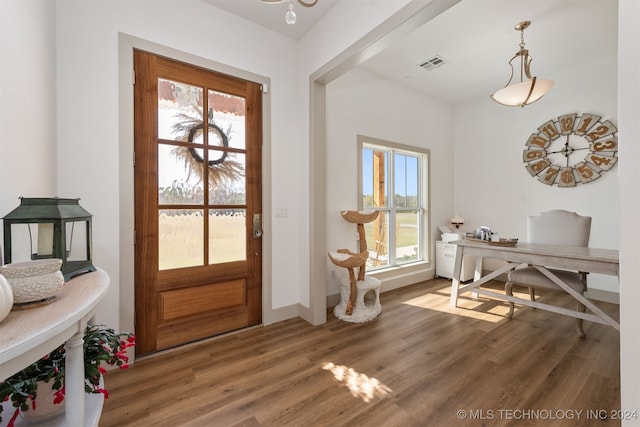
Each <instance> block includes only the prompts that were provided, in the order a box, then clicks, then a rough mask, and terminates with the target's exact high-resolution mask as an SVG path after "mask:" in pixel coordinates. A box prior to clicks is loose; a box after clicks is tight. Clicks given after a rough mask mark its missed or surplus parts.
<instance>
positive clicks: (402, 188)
mask: <svg viewBox="0 0 640 427" xmlns="http://www.w3.org/2000/svg"><path fill="white" fill-rule="evenodd" d="M393 166H394V170H395V173H394V176H395V181H394V184H395V192H394V194H395V205H396V207H397V208H417V207H418V175H419V174H418V158H417V157H415V156H409V155H406V154H396V155H395V156H394V165H393Z"/></svg>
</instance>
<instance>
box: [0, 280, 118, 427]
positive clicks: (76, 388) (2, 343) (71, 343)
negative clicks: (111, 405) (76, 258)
mask: <svg viewBox="0 0 640 427" xmlns="http://www.w3.org/2000/svg"><path fill="white" fill-rule="evenodd" d="M108 288H109V276H108V275H107V273H106V272H105V271H104V270H101V269H98V270H97V271H95V272H92V273H86V274H82V275H80V276H76V277H74V278H73V279H71V280H69V281H68V282H67V283H66V284H65V287H64V290H63V291H62V293H60V294H59V295H58V297H57V300H56V301H55V302H53V303H51V304H48V305H45V306H42V307H37V308H32V309H28V310H19V311H12V312H11V313H9V316H7V317H6V318H5V319H4V320H2V321H1V322H0V381H3V380H5V379H6V378H8V377H10V376H11V375H13V374H15V373H16V372H18V371H20V370H21V369H23V368H24V367H26V366H28V365H30V364H31V363H33V362H35V361H36V360H38V359H40V358H41V357H42V356H44V355H45V354H48V353H50V352H51V351H53V350H54V349H55V348H56V347H58V346H59V345H60V344H62V343H66V344H65V346H66V358H67V361H66V372H65V374H66V378H65V387H66V393H65V402H66V411H65V416H64V417H58V419H56V420H55V422H51V423H47V425H48V426H51V425H60V426H68V427H83V426H85V425H97V424H98V420H99V419H100V413H101V412H102V402H103V400H102V395H90V396H88V398H87V399H86V400H87V402H86V403H90V404H89V405H87V406H88V408H87V409H85V392H84V355H83V351H82V346H83V335H84V329H85V327H86V326H87V323H89V321H90V320H91V319H92V318H93V316H94V315H95V311H96V308H97V306H98V304H99V303H100V301H102V299H103V298H104V296H105V295H106V293H107V289H108ZM12 414H13V407H12V406H10V402H5V406H4V412H3V418H5V417H7V419H8V418H10V417H11V415H12Z"/></svg>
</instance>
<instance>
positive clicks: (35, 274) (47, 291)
mask: <svg viewBox="0 0 640 427" xmlns="http://www.w3.org/2000/svg"><path fill="white" fill-rule="evenodd" d="M61 265H62V260H60V259H39V260H34V261H26V262H19V263H14V264H7V265H3V266H1V267H0V274H2V275H3V276H4V277H5V278H6V279H7V281H8V282H9V285H11V290H12V291H13V303H14V304H24V303H30V302H36V301H42V300H47V299H50V298H52V297H55V296H56V295H58V294H59V293H60V292H62V289H63V287H64V276H63V275H62V272H61V271H60V266H61Z"/></svg>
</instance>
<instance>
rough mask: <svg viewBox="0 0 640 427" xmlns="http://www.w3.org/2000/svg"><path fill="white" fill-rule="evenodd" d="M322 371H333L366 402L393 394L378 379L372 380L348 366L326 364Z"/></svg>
mask: <svg viewBox="0 0 640 427" xmlns="http://www.w3.org/2000/svg"><path fill="white" fill-rule="evenodd" d="M322 369H325V370H327V371H331V373H332V374H333V376H334V377H335V379H336V380H337V381H339V382H341V383H344V385H345V386H347V388H349V391H350V392H351V394H352V395H353V396H355V397H359V398H361V399H362V400H364V401H365V402H370V401H371V400H372V399H374V398H375V397H384V396H386V395H387V394H389V393H391V389H390V388H389V387H387V386H386V385H384V384H382V383H381V382H380V381H378V380H377V379H376V378H371V377H369V376H367V375H366V374H363V373H360V372H357V371H356V370H355V369H353V368H349V367H348V366H344V365H336V364H334V363H331V362H326V363H324V364H323V365H322Z"/></svg>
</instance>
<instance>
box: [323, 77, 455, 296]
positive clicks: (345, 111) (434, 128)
mask: <svg viewBox="0 0 640 427" xmlns="http://www.w3.org/2000/svg"><path fill="white" fill-rule="evenodd" d="M357 135H365V136H368V137H372V138H377V139H383V140H387V141H391V142H395V143H399V144H405V145H411V146H415V147H420V148H425V149H429V150H430V151H431V156H430V159H431V170H430V183H431V193H430V200H431V205H430V207H429V209H430V212H429V214H430V216H431V230H430V234H431V240H432V241H431V244H430V246H429V247H430V248H431V250H432V254H433V249H434V247H435V245H434V244H433V241H434V240H435V239H434V237H438V238H439V236H440V233H439V232H436V230H437V226H438V225H440V224H446V223H447V222H448V219H449V218H450V217H451V215H452V210H451V208H452V206H453V180H452V177H453V171H452V169H451V164H452V154H453V150H452V142H453V136H452V135H453V107H452V106H451V105H449V104H446V103H443V102H439V101H434V100H432V99H430V98H428V97H426V96H424V95H421V94H419V93H417V92H415V91H413V90H410V89H408V88H406V87H405V86H401V85H398V84H397V83H394V82H391V81H390V80H387V79H384V78H381V77H379V76H377V75H375V74H373V73H370V72H367V71H364V70H362V69H355V70H352V71H350V72H348V73H347V74H344V75H343V76H341V77H339V78H338V79H337V80H334V81H333V82H331V83H330V84H328V85H327V216H326V223H327V250H336V249H340V248H347V249H350V250H352V251H357V250H358V248H357V233H356V228H355V226H354V225H353V224H349V223H347V222H346V221H345V220H344V219H342V217H341V216H340V211H342V210H346V209H348V210H354V209H357V208H358V188H357V187H358V186H357V184H358V177H357V165H358V153H357ZM433 259H434V257H433V256H431V260H433ZM433 267H434V266H433V264H432V265H431V267H430V270H433ZM328 268H331V269H333V268H334V267H333V266H332V265H331V263H330V262H328ZM423 268H424V271H423V272H422V274H423V277H426V274H427V270H426V268H427V267H426V266H424V267H423ZM337 272H338V273H339V274H340V273H342V275H346V273H345V270H344V269H337ZM431 274H433V271H431ZM328 278H329V287H328V294H329V295H333V294H338V293H339V292H340V287H339V286H340V285H339V282H338V281H337V280H336V279H335V278H333V277H332V276H331V275H329V277H328Z"/></svg>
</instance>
